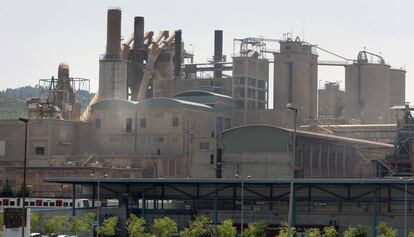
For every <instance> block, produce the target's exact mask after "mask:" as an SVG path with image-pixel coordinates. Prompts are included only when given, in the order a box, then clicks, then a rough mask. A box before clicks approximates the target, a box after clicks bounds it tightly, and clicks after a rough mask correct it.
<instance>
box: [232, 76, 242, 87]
mask: <svg viewBox="0 0 414 237" xmlns="http://www.w3.org/2000/svg"><path fill="white" fill-rule="evenodd" d="M234 81H235V82H236V84H239V85H244V77H235V78H234Z"/></svg>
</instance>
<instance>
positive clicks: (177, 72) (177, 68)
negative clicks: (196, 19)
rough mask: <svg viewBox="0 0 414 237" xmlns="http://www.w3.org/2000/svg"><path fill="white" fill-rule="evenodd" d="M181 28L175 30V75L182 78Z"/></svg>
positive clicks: (176, 77)
mask: <svg viewBox="0 0 414 237" xmlns="http://www.w3.org/2000/svg"><path fill="white" fill-rule="evenodd" d="M181 60H182V57H181V30H176V31H175V52H174V77H175V79H181Z"/></svg>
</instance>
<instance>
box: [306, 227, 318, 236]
mask: <svg viewBox="0 0 414 237" xmlns="http://www.w3.org/2000/svg"><path fill="white" fill-rule="evenodd" d="M305 233H306V236H307V237H321V236H322V235H321V230H320V229H318V228H310V229H307V230H305Z"/></svg>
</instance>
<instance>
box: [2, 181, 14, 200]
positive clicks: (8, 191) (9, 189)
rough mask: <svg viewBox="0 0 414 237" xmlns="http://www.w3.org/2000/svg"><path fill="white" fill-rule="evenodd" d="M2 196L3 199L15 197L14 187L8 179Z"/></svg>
mask: <svg viewBox="0 0 414 237" xmlns="http://www.w3.org/2000/svg"><path fill="white" fill-rule="evenodd" d="M1 196H2V197H13V196H14V193H13V190H12V187H11V185H10V183H9V179H6V183H5V184H4V186H3V190H2V191H1Z"/></svg>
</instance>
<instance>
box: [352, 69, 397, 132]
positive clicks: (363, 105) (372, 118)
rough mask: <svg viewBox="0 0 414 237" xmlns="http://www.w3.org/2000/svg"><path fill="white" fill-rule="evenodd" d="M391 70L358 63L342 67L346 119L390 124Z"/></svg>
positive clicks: (364, 122) (366, 122)
mask: <svg viewBox="0 0 414 237" xmlns="http://www.w3.org/2000/svg"><path fill="white" fill-rule="evenodd" d="M389 107H390V66H389V65H385V64H374V63H365V62H358V63H355V64H352V65H349V66H346V67H345V118H348V119H350V120H356V121H358V122H361V123H363V124H368V123H374V124H375V123H389V122H390V120H389V114H390V113H389Z"/></svg>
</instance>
